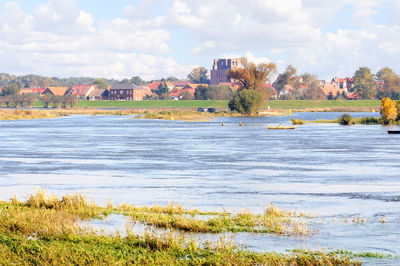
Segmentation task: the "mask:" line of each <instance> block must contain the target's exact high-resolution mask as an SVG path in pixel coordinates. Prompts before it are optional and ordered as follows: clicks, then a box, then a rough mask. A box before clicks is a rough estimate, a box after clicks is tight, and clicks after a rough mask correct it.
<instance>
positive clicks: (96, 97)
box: [87, 89, 110, 101]
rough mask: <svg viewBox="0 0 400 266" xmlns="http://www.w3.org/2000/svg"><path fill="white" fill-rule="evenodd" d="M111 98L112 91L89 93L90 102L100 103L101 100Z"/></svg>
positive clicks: (98, 90) (96, 90)
mask: <svg viewBox="0 0 400 266" xmlns="http://www.w3.org/2000/svg"><path fill="white" fill-rule="evenodd" d="M109 97H110V91H109V90H107V89H105V90H101V89H95V90H93V91H91V92H90V93H89V95H88V96H87V99H88V100H90V101H100V100H108V99H109Z"/></svg>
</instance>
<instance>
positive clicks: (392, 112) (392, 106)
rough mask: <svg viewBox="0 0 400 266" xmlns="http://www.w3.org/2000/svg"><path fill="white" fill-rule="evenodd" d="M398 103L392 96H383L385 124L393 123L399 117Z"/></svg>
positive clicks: (382, 109)
mask: <svg viewBox="0 0 400 266" xmlns="http://www.w3.org/2000/svg"><path fill="white" fill-rule="evenodd" d="M397 112H398V111H397V103H396V102H395V101H392V100H391V99H390V98H388V97H386V98H382V104H381V116H382V120H383V123H384V124H385V125H388V124H392V123H393V122H394V121H396V119H397Z"/></svg>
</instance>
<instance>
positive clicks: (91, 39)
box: [0, 0, 191, 79]
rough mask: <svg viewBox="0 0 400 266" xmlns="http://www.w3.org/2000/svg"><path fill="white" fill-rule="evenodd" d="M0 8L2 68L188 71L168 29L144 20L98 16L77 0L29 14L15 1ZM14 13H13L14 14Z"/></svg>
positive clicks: (121, 74) (56, 1)
mask: <svg viewBox="0 0 400 266" xmlns="http://www.w3.org/2000/svg"><path fill="white" fill-rule="evenodd" d="M4 9H5V11H4V13H3V14H0V39H1V41H0V60H1V61H2V62H8V64H3V65H2V67H1V69H0V71H3V72H11V73H15V74H26V73H35V74H42V75H49V76H55V75H59V76H63V77H66V76H93V77H99V76H102V77H112V78H125V77H131V76H134V75H139V76H141V77H143V78H147V79H154V78H160V77H162V76H170V75H174V76H180V77H184V76H186V74H187V68H188V67H189V68H190V67H191V65H190V66H182V65H179V64H178V63H176V62H175V61H174V60H173V58H172V57H171V56H167V55H168V54H169V53H170V48H169V45H168V41H169V40H170V33H169V32H168V31H167V30H165V29H162V28H160V27H155V26H151V25H148V24H146V23H144V22H143V21H131V20H128V19H122V18H116V19H113V20H104V21H99V22H98V23H97V25H96V24H95V20H94V18H93V17H92V15H91V14H90V13H87V12H84V11H82V10H80V9H79V6H78V5H77V3H76V2H75V1H63V0H51V1H50V2H48V3H45V4H43V5H40V6H38V7H37V8H35V9H34V10H33V11H32V13H31V14H27V13H24V12H23V11H22V10H21V8H20V7H19V5H18V4H17V3H16V2H9V3H6V4H5V7H4ZM10 14H13V16H11V15H10Z"/></svg>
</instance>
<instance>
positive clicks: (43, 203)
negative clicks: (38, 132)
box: [0, 191, 360, 265]
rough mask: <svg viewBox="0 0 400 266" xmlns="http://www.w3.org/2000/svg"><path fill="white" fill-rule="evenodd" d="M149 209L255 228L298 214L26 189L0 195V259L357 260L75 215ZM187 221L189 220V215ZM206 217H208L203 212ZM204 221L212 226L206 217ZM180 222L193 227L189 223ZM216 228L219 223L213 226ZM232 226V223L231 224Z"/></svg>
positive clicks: (141, 261)
mask: <svg viewBox="0 0 400 266" xmlns="http://www.w3.org/2000/svg"><path fill="white" fill-rule="evenodd" d="M111 212H115V213H124V214H126V215H132V214H133V213H135V212H136V213H150V214H153V215H155V217H158V216H157V215H164V216H166V217H167V218H164V219H167V220H168V219H170V217H174V216H180V218H179V219H183V220H182V221H180V223H182V224H184V223H186V222H187V221H185V220H184V219H185V217H184V216H186V217H195V216H196V215H202V214H204V215H210V217H213V218H210V220H213V219H214V220H213V221H214V223H218V222H221V223H222V228H224V230H227V229H229V228H230V227H232V228H241V227H243V228H247V229H248V228H255V227H257V226H265V224H268V223H270V222H272V224H273V226H275V223H278V224H279V226H282V225H281V223H282V222H283V224H285V223H287V222H290V221H291V217H299V216H301V214H297V213H296V212H294V211H292V212H287V211H284V210H282V209H279V208H277V207H276V206H273V205H272V204H271V205H268V206H267V207H266V208H265V211H264V213H263V214H259V215H255V214H252V213H250V212H249V211H247V210H244V211H242V212H239V213H236V214H233V213H228V212H226V211H223V212H201V211H198V210H196V209H193V208H191V209H185V208H183V207H182V206H179V205H168V206H165V207H161V206H152V207H134V206H129V205H127V204H125V205H121V206H118V207H114V206H112V204H111V203H109V204H108V205H107V206H106V207H99V206H97V205H95V204H94V203H93V202H89V201H87V200H86V198H85V197H84V196H82V195H79V194H75V195H69V196H68V195H67V196H64V197H62V198H61V199H58V198H57V197H55V196H51V195H48V194H47V193H46V192H44V191H38V192H37V193H36V194H34V195H30V196H28V198H27V200H26V201H19V200H18V199H17V198H16V197H13V198H12V199H10V200H9V201H7V202H0V261H1V262H2V264H6V265H10V264H23V265H25V264H34V265H43V264H46V265H47V264H55V265H60V264H61V265H65V264H74V265H87V264H88V265H99V264H102V265H115V264H150V265H177V264H178V265H198V264H207V265H254V264H258V265H359V264H360V262H359V261H358V260H354V259H351V258H350V256H349V255H348V254H347V253H342V254H339V253H335V254H334V253H326V252H322V251H321V252H309V251H295V252H291V253H288V254H286V253H285V254H278V253H274V252H263V253H261V252H252V251H246V250H243V249H240V248H239V247H237V246H235V245H233V242H232V241H229V240H227V239H226V237H225V236H222V237H221V238H220V239H219V240H217V241H216V242H210V241H206V242H197V241H195V240H193V237H192V238H190V239H188V238H187V237H185V236H184V235H182V234H178V235H177V234H175V232H174V230H173V229H174V228H172V230H169V231H166V232H165V233H163V234H156V233H152V232H146V233H144V234H142V235H136V234H135V233H134V232H131V231H128V232H127V236H126V237H121V236H119V235H118V234H116V235H104V234H98V232H96V231H94V230H87V229H82V228H80V227H79V226H78V225H77V224H78V223H77V222H78V221H79V220H80V219H84V218H88V217H98V216H99V215H100V216H101V215H107V214H108V213H111ZM271 217H274V218H273V219H272V220H271ZM190 221H191V222H193V221H192V220H190ZM206 222H209V221H208V220H207V221H206ZM206 225H207V226H209V227H211V228H213V227H212V225H210V224H206ZM185 227H187V228H191V230H193V231H199V229H198V228H197V229H196V228H195V227H193V226H192V225H186V226H185ZM217 228H218V227H217ZM235 230H236V229H235Z"/></svg>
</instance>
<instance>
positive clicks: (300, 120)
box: [290, 118, 305, 125]
mask: <svg viewBox="0 0 400 266" xmlns="http://www.w3.org/2000/svg"><path fill="white" fill-rule="evenodd" d="M290 120H292V124H293V125H304V124H305V122H304V120H303V119H295V118H292V119H290Z"/></svg>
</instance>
